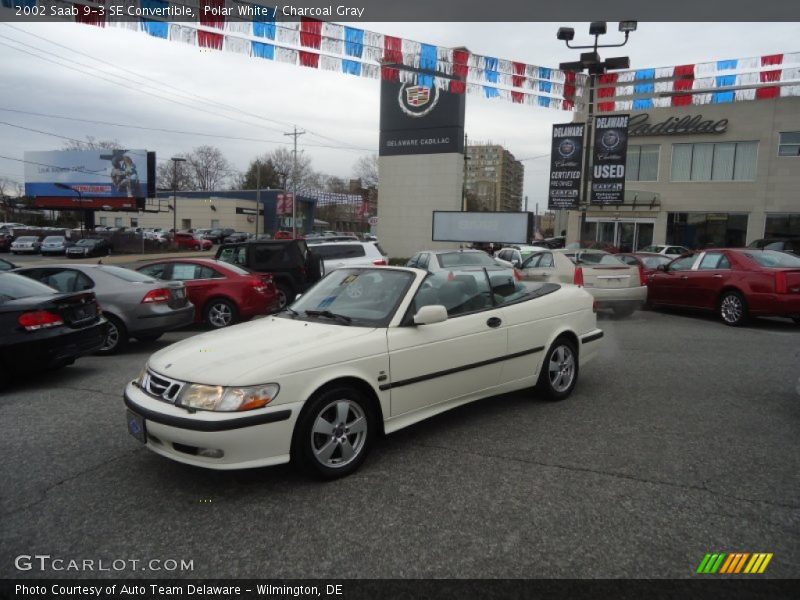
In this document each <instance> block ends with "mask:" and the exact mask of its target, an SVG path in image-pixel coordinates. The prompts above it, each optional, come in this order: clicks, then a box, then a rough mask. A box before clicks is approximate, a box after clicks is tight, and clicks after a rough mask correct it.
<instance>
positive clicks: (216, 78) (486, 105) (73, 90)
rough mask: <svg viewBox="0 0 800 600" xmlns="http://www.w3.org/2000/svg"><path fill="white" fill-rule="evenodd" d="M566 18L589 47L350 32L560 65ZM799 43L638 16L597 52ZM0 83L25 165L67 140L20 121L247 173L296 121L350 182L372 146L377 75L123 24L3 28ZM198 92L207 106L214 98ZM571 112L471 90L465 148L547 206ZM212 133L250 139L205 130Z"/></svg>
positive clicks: (493, 37) (727, 50)
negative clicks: (203, 148) (503, 168)
mask: <svg viewBox="0 0 800 600" xmlns="http://www.w3.org/2000/svg"><path fill="white" fill-rule="evenodd" d="M562 25H568V26H574V27H575V30H576V39H575V42H574V43H588V42H589V41H590V38H589V36H588V24H586V23H583V24H582V23H577V24H574V23H360V24H358V27H361V28H363V29H367V30H373V31H378V32H380V33H384V34H389V35H394V36H399V37H403V38H406V39H414V40H417V41H420V42H425V43H430V44H435V45H438V46H449V47H458V46H466V47H467V48H469V49H470V50H471V51H473V52H476V53H479V54H483V55H490V56H497V57H500V58H505V59H509V60H516V61H521V62H525V63H529V64H535V65H540V66H548V67H557V66H558V63H560V62H564V61H571V60H577V57H578V53H579V52H580V51H579V50H569V49H567V48H566V47H565V46H564V43H563V42H561V41H558V40H557V39H556V37H555V33H556V30H557V29H558V27H559V26H562ZM12 27H13V28H12ZM608 30H609V34H608V35H606V36H605V37H604V38H601V39H602V40H603V41H604V42H606V43H615V42H618V41H621V39H622V36H621V34H619V33H618V32H617V31H616V24H615V23H609V27H608ZM30 34H33V35H30ZM33 36H38V37H33ZM10 40H16V42H11V41H10ZM798 40H800V24H799V23H639V28H638V30H637V31H636V32H634V33H632V34H631V36H630V41H629V42H628V44H627V46H625V47H624V48H614V49H609V50H606V51H602V52H601V56H603V57H604V58H606V57H608V56H624V55H627V56H629V57H630V60H631V68H632V69H639V68H645V67H661V66H671V65H676V64H686V63H696V62H707V61H711V60H721V59H726V58H742V57H749V56H759V55H763V54H774V53H778V52H795V51H798V50H800V47H799V46H800V41H798ZM18 42H22V43H24V44H27V46H21V45H19V43H18ZM54 44H59V45H54ZM10 46H15V47H16V48H19V49H22V50H24V51H25V52H27V53H24V52H20V51H19V50H17V49H12V48H11V47H10ZM76 52H78V53H81V54H77V53H76ZM34 53H38V54H44V55H45V56H46V57H47V59H48V60H42V59H41V58H37V57H35V56H33V55H32V54H34ZM87 55H88V56H87ZM98 60H100V61H104V62H98ZM49 61H58V62H61V63H62V64H54V63H53V62H49ZM78 63H81V64H78ZM65 65H72V67H73V68H75V69H79V71H83V72H79V71H76V70H72V69H70V68H68V66H65ZM85 71H88V72H90V73H93V74H94V75H95V76H94V77H93V76H91V75H88V74H86V73H85ZM109 74H115V75H117V76H121V77H122V79H120V78H119V77H110V76H109ZM107 79H111V80H113V81H116V82H119V83H122V85H117V84H114V83H111V82H109V81H107ZM0 89H2V90H3V92H2V94H0V155H3V156H9V157H12V158H19V159H21V158H22V156H23V152H25V151H29V150H55V149H60V148H61V146H62V144H63V143H64V140H63V139H60V138H58V137H54V136H52V135H46V134H43V133H37V132H33V131H29V130H25V129H19V127H26V128H28V129H37V130H40V131H43V132H47V133H48V134H57V135H60V136H65V137H71V138H77V139H85V138H86V136H93V137H95V138H97V139H116V140H119V141H120V142H121V144H122V145H123V146H125V147H127V148H144V149H147V150H151V151H155V152H156V153H157V155H158V156H159V158H160V159H162V160H163V159H167V158H169V157H170V156H174V155H178V154H182V153H185V152H188V151H190V150H191V149H192V148H194V147H196V146H199V145H201V144H212V145H215V146H217V147H219V148H220V149H221V150H222V152H223V153H224V155H225V156H226V158H227V159H228V160H229V161H230V162H231V163H232V164H233V166H234V167H235V168H236V169H238V170H245V169H246V168H247V165H248V164H249V162H250V160H252V159H253V158H254V157H255V156H257V155H261V154H264V153H266V152H270V151H272V150H273V149H275V148H277V147H280V146H285V147H289V146H288V145H289V144H290V143H291V138H289V137H286V136H284V135H283V134H284V133H285V132H289V131H291V130H292V127H293V126H294V125H297V127H298V128H300V129H303V130H306V131H307V132H308V133H307V134H306V135H303V136H301V137H300V138H299V142H298V147H299V149H300V150H302V151H303V152H304V153H305V154H306V155H307V156H309V157H310V158H311V159H312V167H313V168H314V169H315V170H317V171H322V172H324V173H327V174H329V175H334V176H337V177H341V178H345V179H347V178H350V177H351V176H352V175H353V168H354V165H355V163H356V161H357V160H358V158H359V157H360V156H362V155H364V154H369V153H376V152H377V147H378V117H379V92H380V82H379V81H378V80H372V79H363V78H359V77H353V76H350V75H344V74H340V73H333V72H327V71H322V70H312V69H308V68H303V67H298V66H292V65H287V64H283V63H279V62H274V61H267V60H263V59H258V58H250V57H247V56H240V55H236V54H230V53H223V52H217V51H209V50H201V49H199V48H197V47H191V46H187V45H183V44H179V43H176V42H169V41H166V40H160V39H156V38H152V37H150V36H148V35H146V34H144V33H141V32H132V31H127V30H124V29H119V28H105V29H103V28H98V27H91V26H87V25H79V24H72V23H21V24H13V25H11V26H9V25H8V24H5V23H0ZM156 96H160V97H156ZM200 96H201V97H203V98H204V99H206V100H210V101H212V102H213V103H215V104H214V105H213V106H209V104H207V103H204V102H202V101H200V100H199V98H198V97H200ZM1 109H14V110H19V111H27V112H35V113H41V114H49V115H61V116H69V117H73V118H78V119H88V120H92V121H104V122H106V123H113V124H117V125H119V124H122V125H131V124H133V125H138V126H144V127H148V128H153V129H156V130H163V129H172V130H180V131H185V132H192V134H191V135H184V134H178V133H170V132H166V131H144V130H138V129H131V128H125V127H118V126H113V125H109V124H97V123H83V122H76V121H69V120H64V119H55V118H51V117H43V116H34V115H28V114H21V113H18V112H9V111H7V110H1ZM571 118H572V114H571V113H568V112H562V111H558V110H553V109H546V108H540V107H533V106H527V105H515V104H512V103H510V102H508V101H504V100H500V99H494V100H491V99H484V98H481V97H476V96H471V95H470V96H467V110H466V133H467V135H468V136H469V140H470V143H472V142H473V141H476V142H478V141H482V142H492V143H499V144H502V145H503V146H505V147H506V148H507V149H508V150H509V151H510V152H511V153H512V154H513V155H514V156H515V157H516V158H517V159H520V160H522V161H523V164H524V165H525V184H524V194H525V195H526V196H528V197H529V200H528V208H529V209H530V210H534V208H535V206H536V204H537V203H538V204H539V207H540V210H543V209H544V207H545V206H546V195H547V182H548V172H549V161H548V159H547V156H548V155H549V151H550V132H551V125H552V124H553V123H563V122H568V121H570V120H571ZM11 125H15V126H17V127H12V126H11ZM197 133H203V134H206V136H200V135H197ZM214 135H218V136H220V135H221V136H229V137H239V138H249V139H248V140H242V139H240V140H232V139H221V138H214V137H208V136H214ZM543 155H544V157H543ZM534 157H539V158H534ZM529 159H532V160H529ZM0 177H7V178H10V179H13V180H17V181H20V182H22V181H24V177H23V164H22V163H19V162H14V161H10V160H7V159H2V158H0Z"/></svg>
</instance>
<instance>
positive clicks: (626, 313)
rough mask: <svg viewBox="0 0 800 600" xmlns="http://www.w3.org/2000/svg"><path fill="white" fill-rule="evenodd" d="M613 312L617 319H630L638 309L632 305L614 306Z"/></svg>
mask: <svg viewBox="0 0 800 600" xmlns="http://www.w3.org/2000/svg"><path fill="white" fill-rule="evenodd" d="M613 310H614V316H615V317H618V318H623V317H630V316H631V315H632V314H633V312H634V311H635V310H636V307H635V306H632V305H630V304H623V305H621V306H614V307H613Z"/></svg>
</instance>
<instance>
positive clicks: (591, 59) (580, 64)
mask: <svg viewBox="0 0 800 600" xmlns="http://www.w3.org/2000/svg"><path fill="white" fill-rule="evenodd" d="M636 26H637V22H636V21H620V22H619V30H620V31H621V32H622V33H624V34H625V40H623V42H622V43H621V44H600V43H598V42H599V38H600V36H601V35H605V33H606V29H607V28H606V22H605V21H592V23H591V24H590V25H589V35H593V36H594V43H593V44H590V45H588V46H571V45H570V42H571V41H572V40H573V39H574V38H575V30H574V29H573V28H572V27H559V29H558V32H557V33H556V38H557V39H559V40H562V41H563V42H564V43H565V44H566V45H567V48H571V49H573V50H588V49H590V48H591V50H592V51H591V52H582V53H581V59H580V60H579V61H575V62H564V63H561V64H560V65H559V66H558V68H559V69H561V70H562V71H575V72H578V73H581V72H583V71H587V72H588V74H589V102H588V103H587V105H586V106H587V112H586V140H585V143H584V146H583V170H582V172H581V173H582V174H581V178H582V179H581V206H580V211H581V224H580V233H579V239H578V242H579V243H581V244H582V243H583V236H584V234H585V231H586V211H587V209H588V207H589V166H590V163H591V160H592V146H593V145H594V139H593V138H594V136H593V135H592V134H593V131H594V127H593V123H594V92H595V86H596V85H597V76H598V75H602V74H603V73H605V72H606V71H608V70H611V69H627V68H629V67H630V59H629V58H628V57H627V56H618V57H615V58H609V59H607V60H605V61H603V60H600V55H599V54H598V52H597V49H598V48H620V47H622V46H624V45H625V44H627V43H628V36H629V35H630V33H631V31H636Z"/></svg>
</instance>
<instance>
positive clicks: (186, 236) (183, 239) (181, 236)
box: [175, 232, 214, 250]
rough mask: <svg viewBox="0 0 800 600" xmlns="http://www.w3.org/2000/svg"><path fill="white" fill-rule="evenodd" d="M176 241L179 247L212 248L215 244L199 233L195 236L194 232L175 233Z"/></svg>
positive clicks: (193, 248)
mask: <svg viewBox="0 0 800 600" xmlns="http://www.w3.org/2000/svg"><path fill="white" fill-rule="evenodd" d="M175 243H176V244H177V245H178V248H190V249H192V250H211V246H213V245H214V244H212V243H211V240H207V239H204V238H202V237H200V236H199V235H198V236H195V234H193V233H180V232H178V233H176V234H175Z"/></svg>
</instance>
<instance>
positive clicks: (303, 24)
mask: <svg viewBox="0 0 800 600" xmlns="http://www.w3.org/2000/svg"><path fill="white" fill-rule="evenodd" d="M321 43H322V21H319V20H317V19H312V18H310V17H301V18H300V45H301V46H305V47H306V48H317V49H319V47H320V44H321ZM306 66H309V65H306ZM315 66H316V65H315Z"/></svg>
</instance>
